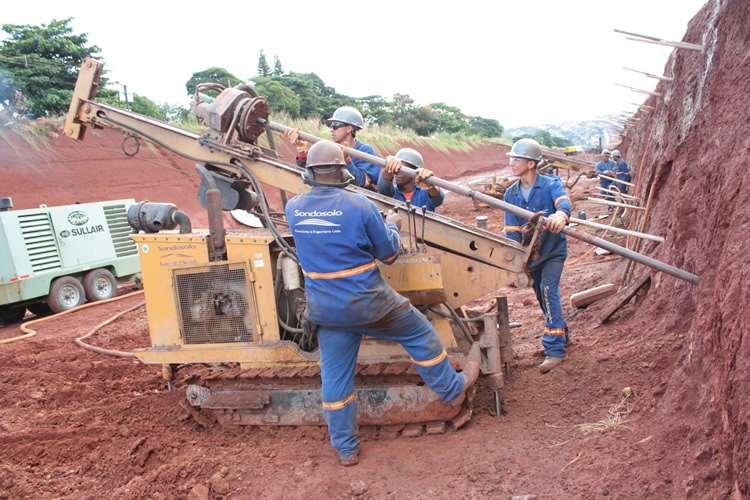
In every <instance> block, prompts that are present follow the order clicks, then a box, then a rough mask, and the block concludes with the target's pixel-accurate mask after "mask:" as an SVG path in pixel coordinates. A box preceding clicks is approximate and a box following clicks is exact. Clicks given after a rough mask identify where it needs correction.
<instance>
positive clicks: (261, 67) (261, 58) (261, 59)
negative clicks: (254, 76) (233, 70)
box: [258, 49, 271, 76]
mask: <svg viewBox="0 0 750 500" xmlns="http://www.w3.org/2000/svg"><path fill="white" fill-rule="evenodd" d="M270 74H271V68H270V67H269V66H268V61H267V60H266V53H265V52H263V50H262V49H261V51H260V53H258V75H259V76H269V75H270Z"/></svg>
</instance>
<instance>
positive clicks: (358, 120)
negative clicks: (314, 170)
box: [284, 106, 380, 190]
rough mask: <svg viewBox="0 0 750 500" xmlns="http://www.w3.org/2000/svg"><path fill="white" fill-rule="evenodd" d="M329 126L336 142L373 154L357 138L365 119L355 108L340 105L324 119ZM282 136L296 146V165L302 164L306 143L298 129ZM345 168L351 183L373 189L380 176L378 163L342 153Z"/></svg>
mask: <svg viewBox="0 0 750 500" xmlns="http://www.w3.org/2000/svg"><path fill="white" fill-rule="evenodd" d="M326 123H327V124H328V126H329V127H330V128H331V139H333V142H335V143H336V144H341V145H342V146H347V147H350V148H354V149H356V150H358V151H362V152H363V153H368V154H371V155H375V150H374V149H373V148H372V146H370V145H369V144H365V143H364V142H361V141H360V140H359V139H357V132H358V131H359V130H362V129H363V128H364V127H365V120H364V118H363V117H362V113H360V112H359V111H358V110H357V109H356V108H353V107H351V106H341V107H339V108H337V109H336V111H334V112H333V116H331V117H330V118H329V119H327V120H326ZM284 137H285V138H286V139H287V140H288V141H289V142H291V143H292V144H295V145H296V146H297V165H299V166H304V162H305V158H306V157H307V149H306V143H304V142H302V141H300V139H299V129H290V130H287V131H285V132H284ZM344 158H345V159H346V168H347V170H348V171H349V173H350V174H352V176H354V181H353V183H354V184H355V185H357V186H359V187H364V188H367V189H373V190H374V189H375V188H376V184H377V182H378V177H379V176H380V165H377V164H375V163H370V162H368V161H367V160H361V159H359V158H352V157H350V156H349V155H346V154H345V155H344Z"/></svg>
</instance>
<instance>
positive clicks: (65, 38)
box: [0, 18, 105, 117]
mask: <svg viewBox="0 0 750 500" xmlns="http://www.w3.org/2000/svg"><path fill="white" fill-rule="evenodd" d="M71 20H72V19H71V18H67V19H61V20H56V19H53V20H52V21H51V22H50V23H49V24H41V25H38V26H36V25H16V24H4V25H3V26H2V29H3V31H4V32H6V33H7V34H8V37H7V38H6V39H5V40H3V41H2V42H1V43H0V105H2V106H3V107H7V106H9V105H11V104H12V103H13V102H14V101H15V100H16V96H17V93H16V92H17V91H19V92H20V93H21V94H22V95H23V101H24V107H25V108H26V110H27V112H28V114H29V115H30V116H32V117H38V116H49V115H57V114H62V113H65V112H66V111H67V110H68V106H69V105H70V99H71V97H72V95H73V87H75V82H76V78H77V76H78V69H79V68H80V66H81V62H83V59H84V58H85V57H86V56H90V55H96V54H99V52H100V50H99V47H97V46H96V45H89V43H88V35H87V34H85V33H80V34H74V33H73V28H72V27H71V26H70V23H71ZM104 84H105V82H102V85H101V88H103V87H104Z"/></svg>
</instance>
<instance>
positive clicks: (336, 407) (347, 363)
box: [285, 140, 480, 465]
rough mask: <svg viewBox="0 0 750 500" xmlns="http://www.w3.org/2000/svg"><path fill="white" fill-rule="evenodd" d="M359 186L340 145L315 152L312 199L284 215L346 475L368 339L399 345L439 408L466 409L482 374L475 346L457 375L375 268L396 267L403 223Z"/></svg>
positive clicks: (308, 175)
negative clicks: (354, 186) (357, 379)
mask: <svg viewBox="0 0 750 500" xmlns="http://www.w3.org/2000/svg"><path fill="white" fill-rule="evenodd" d="M389 161H391V162H393V161H398V160H397V159H395V158H391V159H389ZM352 177H353V176H352V174H351V173H350V172H349V170H348V166H347V163H346V160H345V159H344V154H343V152H342V150H341V148H340V146H339V145H337V144H334V143H333V142H330V141H325V140H321V141H319V142H316V143H315V144H314V145H313V146H312V147H311V148H310V150H309V151H308V154H307V162H306V168H305V172H304V174H303V179H304V181H305V183H307V184H309V185H310V186H312V189H311V190H310V191H309V192H307V193H304V194H301V195H299V196H296V197H294V198H292V199H291V200H289V202H288V203H287V205H286V209H285V211H286V217H287V221H288V223H289V228H290V229H291V231H292V236H293V237H294V242H295V246H296V248H297V255H298V257H299V262H300V265H301V266H302V270H303V272H304V275H305V290H306V294H307V309H306V311H305V315H304V316H305V319H304V321H303V328H305V329H307V331H308V332H314V331H317V334H318V345H319V346H320V376H321V382H322V407H323V416H324V418H325V421H326V423H327V425H328V433H329V435H330V439H331V444H332V445H333V447H334V448H335V449H336V452H337V453H338V458H339V463H340V464H342V465H355V464H357V463H358V462H359V439H358V438H357V424H356V423H357V415H356V413H357V396H356V392H355V389H354V375H355V371H356V366H357V352H358V350H359V344H360V341H361V339H362V336H363V335H367V336H368V337H374V338H378V339H386V340H392V341H395V342H398V343H400V344H401V345H402V346H403V347H404V349H405V350H406V351H407V352H408V353H409V355H410V356H411V358H412V362H413V363H414V365H415V368H416V370H417V372H418V373H419V375H420V376H421V377H422V379H423V380H424V381H425V383H426V384H427V386H428V387H430V389H432V390H433V391H434V393H435V403H436V404H449V405H460V404H462V403H463V401H464V399H465V397H466V396H465V392H466V391H467V389H468V388H469V387H471V386H472V385H473V384H474V382H476V379H477V377H478V376H479V364H480V352H479V344H478V343H474V344H473V345H472V347H471V350H470V352H469V355H468V356H467V358H466V363H465V364H464V367H463V371H462V372H461V373H458V372H456V370H454V369H453V367H452V366H451V364H450V362H449V360H448V355H447V353H446V351H445V348H444V347H443V346H442V344H441V343H440V339H439V338H438V336H437V333H436V332H435V330H434V329H433V328H432V325H431V323H430V322H429V320H427V318H425V317H424V316H423V315H422V313H420V312H419V311H418V310H417V309H416V308H414V306H412V305H411V304H410V303H409V301H408V300H407V299H406V298H405V297H403V296H401V295H399V294H398V293H397V292H396V291H395V290H393V288H391V287H390V286H389V285H388V284H387V283H386V282H385V280H384V279H383V277H382V276H381V274H380V270H379V269H378V266H377V264H376V261H377V260H379V261H381V262H383V263H385V264H391V263H393V262H394V261H395V260H396V259H397V258H398V254H399V250H400V241H399V228H400V225H401V219H400V216H398V215H396V214H395V213H391V214H389V215H388V216H387V218H386V220H385V221H384V220H383V217H382V216H381V215H380V212H379V211H378V208H377V207H376V206H375V204H373V203H372V202H371V201H369V200H368V199H367V197H365V196H364V195H362V194H359V193H354V192H351V191H348V190H346V189H344V188H345V187H346V186H347V185H348V184H349V183H350V182H351V180H352ZM441 401H442V403H441Z"/></svg>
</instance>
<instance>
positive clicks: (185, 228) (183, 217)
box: [172, 210, 193, 234]
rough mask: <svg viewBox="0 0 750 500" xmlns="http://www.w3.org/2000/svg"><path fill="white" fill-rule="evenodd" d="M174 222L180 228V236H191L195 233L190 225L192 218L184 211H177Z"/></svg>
mask: <svg viewBox="0 0 750 500" xmlns="http://www.w3.org/2000/svg"><path fill="white" fill-rule="evenodd" d="M172 220H173V221H174V223H175V224H177V225H178V226H180V234H190V233H191V232H193V226H192V224H191V223H190V217H188V214H186V213H185V212H183V211H182V210H175V211H174V213H173V214H172Z"/></svg>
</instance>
